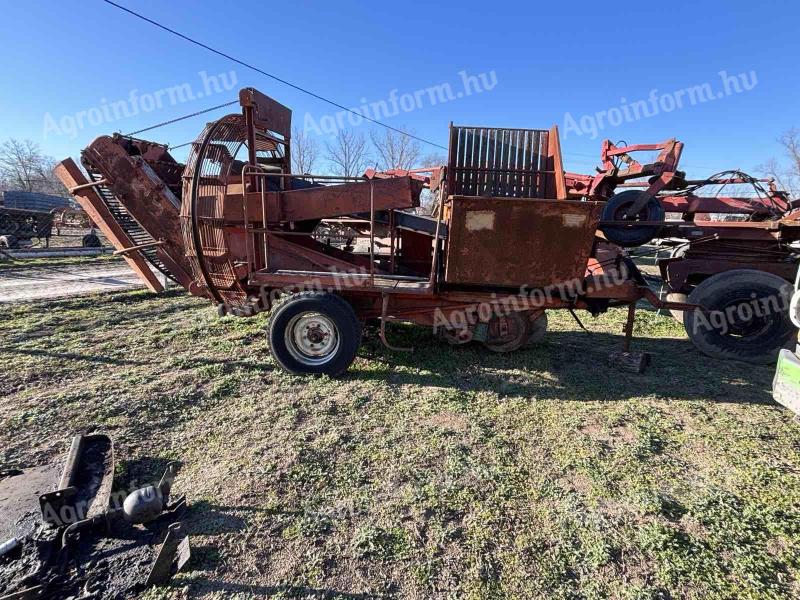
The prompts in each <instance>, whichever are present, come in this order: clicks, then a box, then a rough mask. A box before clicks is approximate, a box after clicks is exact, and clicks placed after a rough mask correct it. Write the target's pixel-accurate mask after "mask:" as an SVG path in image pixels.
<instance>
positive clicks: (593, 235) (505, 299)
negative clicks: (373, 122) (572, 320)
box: [56, 89, 797, 375]
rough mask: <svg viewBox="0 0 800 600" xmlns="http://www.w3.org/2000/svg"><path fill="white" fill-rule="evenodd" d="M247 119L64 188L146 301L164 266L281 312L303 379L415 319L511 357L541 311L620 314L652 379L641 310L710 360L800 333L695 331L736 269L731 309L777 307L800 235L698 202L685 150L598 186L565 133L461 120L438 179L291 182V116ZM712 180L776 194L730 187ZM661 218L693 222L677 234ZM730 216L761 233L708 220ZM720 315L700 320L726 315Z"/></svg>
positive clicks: (109, 155) (283, 352) (403, 176)
mask: <svg viewBox="0 0 800 600" xmlns="http://www.w3.org/2000/svg"><path fill="white" fill-rule="evenodd" d="M240 104H241V107H242V112H241V114H231V115H227V116H225V117H223V118H221V119H219V120H218V121H215V122H213V123H210V124H208V125H207V126H206V128H205V129H204V131H203V132H202V133H201V134H200V136H199V137H198V138H197V140H196V141H195V142H194V143H193V144H192V147H191V151H190V154H189V159H188V161H187V163H186V164H185V165H183V164H180V163H178V162H177V161H175V159H174V158H173V157H172V156H171V155H170V154H169V152H168V149H167V148H166V147H165V146H163V145H160V144H155V143H153V142H148V141H144V140H138V139H132V138H129V137H122V136H118V135H115V136H110V137H108V136H104V137H101V138H98V139H97V140H95V141H94V142H93V143H92V144H91V145H90V146H89V147H88V148H86V149H85V150H84V151H83V153H82V163H83V166H84V168H85V170H86V172H87V173H88V177H87V176H86V175H84V173H83V172H82V171H81V169H80V168H79V167H78V166H77V165H76V164H75V163H74V162H73V161H71V160H69V159H67V160H65V161H63V162H62V163H61V164H60V165H59V166H58V167H57V169H56V174H57V175H58V176H59V178H60V179H61V180H62V182H64V184H65V185H66V186H67V187H68V189H70V191H71V192H72V194H73V196H74V197H75V199H76V200H77V201H78V202H79V204H80V205H81V206H82V207H83V208H84V209H85V210H86V212H87V213H88V215H89V216H90V217H91V219H92V220H93V221H94V222H95V223H97V224H98V226H99V227H100V229H101V230H102V231H103V233H104V234H105V236H106V237H107V238H108V239H109V240H110V241H111V242H112V244H114V246H115V247H116V248H117V250H118V252H120V253H122V254H123V256H125V258H126V260H127V261H128V262H129V264H130V265H131V267H132V268H134V269H135V270H136V271H137V273H139V275H140V276H141V277H142V279H143V280H144V281H145V283H146V284H147V285H148V287H149V288H150V289H152V290H156V291H158V290H160V289H162V285H161V283H160V282H159V279H158V278H157V277H156V276H155V274H154V272H153V271H154V270H155V271H161V272H162V273H163V274H164V275H166V276H167V277H169V278H170V279H172V280H174V281H176V282H177V283H178V284H180V285H181V286H183V287H184V288H186V289H187V290H188V291H189V292H190V293H192V294H195V295H198V296H201V297H205V298H209V299H211V300H212V301H213V302H214V303H215V304H217V305H218V306H219V310H220V313H221V314H226V313H229V314H235V315H245V316H246V315H253V314H256V313H257V312H259V311H262V310H267V309H270V308H273V310H272V314H271V319H270V326H269V336H270V346H271V349H272V352H273V354H274V355H275V357H276V359H277V360H278V362H279V363H280V364H281V365H282V366H283V367H284V368H286V369H287V370H289V371H292V372H299V373H327V374H331V375H336V374H339V373H341V372H343V371H344V370H345V369H346V368H347V367H348V366H349V364H350V363H351V362H352V360H353V358H354V356H355V353H356V350H357V347H358V345H359V342H360V338H361V323H362V322H363V321H364V320H367V319H377V320H378V321H379V323H380V337H381V339H382V341H383V342H384V343H385V344H387V346H390V347H392V346H391V345H390V344H389V342H388V340H387V338H386V329H385V324H386V323H387V322H388V321H391V320H403V321H410V322H414V323H418V324H423V325H429V326H430V325H432V326H435V327H436V328H437V329H438V330H440V331H441V332H442V335H444V337H445V338H446V339H447V340H448V341H449V342H451V343H453V344H462V343H467V342H470V341H479V342H482V343H483V344H484V345H486V346H487V347H488V348H490V349H491V350H495V351H500V352H504V351H511V350H515V349H518V348H520V347H522V346H524V345H526V344H529V343H532V342H533V341H535V340H537V339H539V338H540V337H541V335H542V334H543V333H544V329H545V328H546V316H545V310H547V309H557V308H563V309H569V310H571V311H573V310H576V309H585V310H589V311H590V312H591V313H593V314H598V313H601V312H603V311H605V310H607V309H608V308H609V307H613V306H628V307H629V320H628V324H627V326H626V330H625V333H626V341H625V346H624V348H623V352H622V354H621V356H622V358H623V359H624V360H625V362H626V364H628V365H631V364H632V365H634V366H635V367H636V368H639V367H641V366H642V365H643V364H644V358H643V357H641V356H637V355H635V354H632V353H630V347H629V344H630V338H631V333H632V323H633V317H634V311H635V306H636V303H637V302H638V301H639V300H641V299H645V300H647V301H649V302H650V303H651V304H653V305H654V306H657V307H667V308H671V309H674V310H682V311H684V318H685V320H686V321H685V323H686V325H687V330H693V331H690V332H689V334H690V337H692V340H693V341H694V342H695V344H696V345H698V347H699V348H700V349H701V350H703V351H704V352H707V353H709V354H716V355H733V356H737V357H739V358H745V359H748V360H764V359H765V358H766V359H770V358H771V357H772V355H774V354H775V353H776V352H777V350H778V348H779V347H780V346H782V345H783V344H784V343H785V342H786V339H788V336H789V335H791V327H790V326H789V325H788V318H787V317H786V316H785V315H784V314H783V313H781V312H778V313H776V314H768V315H766V316H763V317H762V316H759V317H758V318H757V319H755V320H753V319H751V320H750V322H748V323H740V324H738V325H737V327H738V329H736V331H735V332H734V334H730V335H729V334H725V335H722V334H719V335H718V334H716V333H713V332H712V334H709V333H708V332H707V331H705V330H704V329H703V328H697V327H694V326H693V325H694V323H693V322H692V319H693V318H694V317H693V315H694V314H695V311H694V310H692V309H694V308H697V306H698V305H699V304H700V303H699V302H694V301H693V300H694V298H693V295H694V294H695V292H696V291H697V290H700V288H701V287H702V286H703V284H704V281H705V279H706V277H708V275H713V274H718V273H719V272H720V271H725V270H727V269H723V268H721V267H722V266H728V267H729V268H733V269H738V270H742V268H743V266H746V267H747V268H748V269H749V271H750V272H751V275H752V273H757V274H758V273H760V274H761V275H757V276H756V279H755V280H756V281H757V283H758V285H757V286H755V287H754V286H753V285H751V284H749V283H747V282H748V281H751V280H753V278H752V277H749V278H748V277H744V278H743V279H742V281H743V282H744V283H742V281H739V282H738V283H737V285H738V287H736V286H734V288H735V289H734V292H735V293H734V294H733V296H731V295H730V293H729V292H730V290H728V287H729V286H727V287H726V286H725V285H723V286H722V287H723V288H724V290H723V292H724V293H723V296H724V298H725V301H726V302H734V303H736V302H739V303H740V302H742V301H744V300H745V299H747V300H750V299H751V298H752V297H751V294H756V295H757V296H759V297H761V296H764V295H770V294H772V295H774V294H783V293H784V289H783V287H784V286H783V283H784V279H782V278H781V277H782V275H770V273H772V272H773V271H777V270H780V268H782V266H783V265H782V264H781V267H775V264H776V263H783V262H786V263H787V266H788V265H791V264H793V262H792V261H793V258H794V251H793V250H792V249H791V245H792V242H793V241H794V239H795V238H794V235H795V232H796V231H797V229H796V228H795V221H794V220H793V219H792V218H791V215H792V213H791V212H790V209H791V205H790V203H789V201H788V198H786V196H785V195H784V194H782V193H780V192H778V191H777V190H774V189H773V188H771V187H770V188H769V190H765V191H766V192H768V193H767V194H766V196H765V198H759V199H758V200H751V199H744V200H742V199H737V198H733V197H726V198H722V197H710V198H706V197H702V196H699V195H697V192H698V191H699V190H700V189H702V188H703V186H704V185H710V183H709V182H708V181H701V182H693V181H688V180H686V179H685V176H684V174H683V173H682V172H680V171H678V169H677V166H678V161H679V159H680V153H681V150H682V144H681V143H680V142H677V141H675V140H670V141H668V142H666V143H664V144H658V145H650V146H627V147H617V146H615V145H613V144H610V143H608V142H607V143H606V144H604V147H603V154H602V157H601V160H602V164H603V166H602V168H601V169H599V172H598V174H597V175H595V176H584V175H577V174H570V173H565V172H564V169H563V165H562V157H561V150H560V145H559V139H558V131H557V129H556V128H555V127H553V128H551V129H550V130H534V129H497V128H483V127H469V126H454V125H451V126H450V146H449V155H448V164H447V165H446V166H442V167H436V168H434V169H430V170H427V171H425V174H422V173H420V172H411V171H389V172H383V173H379V172H375V171H372V170H371V171H368V172H367V173H366V174H365V176H363V177H357V178H345V177H332V176H313V175H305V174H304V175H297V174H292V173H291V169H290V164H291V161H290V156H291V136H290V132H291V111H290V110H289V109H288V108H286V107H284V106H282V105H280V104H279V103H277V102H275V101H274V100H272V99H270V98H268V97H266V96H264V95H263V94H261V93H259V92H257V91H256V90H253V89H245V90H242V91H241V93H240ZM644 150H651V151H652V150H658V151H659V152H660V154H659V156H658V158H657V159H656V161H654V162H653V163H650V164H644V165H642V164H640V163H638V162H636V161H634V160H633V159H632V158H631V156H630V154H631V153H633V152H637V151H644ZM713 181H714V183H715V184H724V185H740V184H749V185H751V186H753V187H754V189H756V190H757V191H760V190H762V189H765V188H763V187H762V186H761V183H762V182H759V181H756V180H750V179H746V178H745V177H743V176H740V175H736V174H732V175H730V176H727V175H726V176H725V177H724V178H721V177H718V178H716V179H714V180H713ZM635 186H638V187H639V188H644V189H636V187H635ZM425 187H427V188H428V189H429V190H430V192H431V194H433V196H434V197H435V198H436V207H437V208H436V210H435V213H434V215H433V216H423V215H418V214H415V213H414V212H412V210H411V209H415V208H416V207H418V206H419V199H420V193H421V191H422V189H423V188H425ZM618 188H625V189H623V190H622V191H618ZM628 188H630V189H628ZM720 209H722V210H720ZM734 209H735V210H734ZM667 212H679V213H681V214H683V215H684V217H683V218H682V219H681V220H680V221H677V222H671V221H666V220H665V218H664V215H665V214H666V213H667ZM719 212H736V213H737V214H741V213H746V214H747V215H748V217H747V218H749V219H751V220H750V221H747V222H739V223H728V222H716V221H710V220H708V221H705V220H702V218H701V217H699V215H703V214H711V213H719ZM787 213H788V215H789V216H786V215H787ZM657 235H658V236H661V237H665V236H666V235H668V236H670V237H676V238H680V239H681V240H682V241H683V246H682V247H684V248H685V250H683V251H682V253H681V254H680V255H678V254H677V253H676V255H675V256H674V257H673V258H672V259H670V260H668V261H664V263H663V264H662V265H661V268H662V272H663V273H664V275H665V281H666V285H667V287H668V290H667V291H669V292H671V293H676V294H688V302H671V303H665V302H664V301H662V300H661V299H660V298H659V296H658V294H656V293H655V292H654V291H652V290H651V289H650V288H649V287H648V285H647V283H646V281H645V279H644V278H643V277H642V274H641V273H640V272H639V270H638V269H637V268H636V266H635V265H634V263H633V262H632V261H631V259H630V257H629V256H628V254H627V253H626V251H625V250H623V247H624V246H637V245H641V244H643V243H646V242H648V241H650V240H651V239H653V238H654V237H656V236H657ZM732 239H735V240H738V242H737V244H734V245H738V246H739V250H738V253H737V252H733V249H732V247H731V245H730V240H732ZM723 242H724V243H723ZM762 246H763V252H762ZM709 248H710V249H711V250H708V249H709ZM698 252H699V253H703V252H714V253H717V254H722V255H723V258H720V259H719V261H718V262H717V263H715V264H716V266H713V267H711V268H710V269H716V270H715V271H713V272H712V273H706V274H705V275H704V274H703V271H702V269H701V268H700V267H694V266H688V267H687V265H693V263H692V262H691V261H693V260H699V261H700V262H703V259H702V258H700V259H696V258H695V256H696V253H698ZM779 253H780V256H779ZM753 256H756V257H757V258H756V259H754V260H753V261H751V262H748V260H749V259H751V258H752V257H753ZM726 261H727V262H726ZM759 261H761V262H763V263H769V264H771V265H773V270H770V269H769V268H761V262H759ZM751 263H752V264H751ZM756 263H757V264H756ZM708 270H709V267H706V271H708ZM762 275H763V276H764V277H767V279H764V277H762ZM769 277H772V279H769ZM711 279H713V277H712V278H711ZM737 281H738V280H737ZM706 292H707V290H706ZM712 296H713V294H712ZM703 297H704V299H706V300H708V298H709V295H708V293H705V295H704V296H703ZM680 299H681V300H682V299H683V298H682V297H680ZM276 300H278V303H277V305H276V306H274V307H273V305H274V304H275V301H276ZM710 301H711V302H712V306H706V307H705V308H710V309H716V308H718V307H717V306H714V305H713V303H714V302H716V300H714V298H711V300H710Z"/></svg>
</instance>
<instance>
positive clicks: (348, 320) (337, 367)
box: [268, 292, 362, 377]
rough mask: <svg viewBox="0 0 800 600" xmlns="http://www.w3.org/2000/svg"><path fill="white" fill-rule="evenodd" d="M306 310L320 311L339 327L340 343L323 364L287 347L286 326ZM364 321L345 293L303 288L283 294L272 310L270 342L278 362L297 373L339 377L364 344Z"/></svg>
mask: <svg viewBox="0 0 800 600" xmlns="http://www.w3.org/2000/svg"><path fill="white" fill-rule="evenodd" d="M303 313H319V314H321V315H323V316H325V317H327V318H328V319H329V320H330V321H332V322H333V324H334V325H335V327H336V332H337V335H338V340H339V345H338V347H337V348H336V349H335V350H334V351H333V353H332V354H331V355H330V357H329V358H328V359H327V360H326V361H325V362H324V363H322V364H313V365H312V364H306V363H303V362H301V361H300V360H298V359H297V358H296V357H295V356H294V355H293V354H292V352H291V351H290V349H289V348H288V347H287V343H286V329H287V327H289V325H290V323H291V322H292V320H293V319H294V317H297V316H298V315H301V314H303ZM361 330H362V327H361V322H360V321H359V320H358V318H357V317H356V313H355V311H354V310H353V307H352V306H350V303H349V302H347V301H346V300H345V299H344V298H342V297H341V296H336V295H334V294H329V293H326V292H301V293H298V294H292V295H289V296H286V297H285V298H283V299H282V300H281V301H280V302H279V303H278V304H277V305H276V306H275V307H274V308H273V309H272V312H271V313H270V318H269V324H268V335H269V345H270V349H271V350H272V356H274V357H275V360H276V361H277V362H278V364H279V365H280V366H281V367H283V369H285V370H286V371H288V372H289V373H294V374H295V375H329V376H330V377H338V376H339V375H342V374H343V373H344V372H345V371H347V369H348V367H349V366H350V365H351V364H352V363H353V360H354V359H355V357H356V353H357V352H358V347H359V346H360V345H361Z"/></svg>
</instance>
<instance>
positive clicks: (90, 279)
mask: <svg viewBox="0 0 800 600" xmlns="http://www.w3.org/2000/svg"><path fill="white" fill-rule="evenodd" d="M138 287H143V286H142V283H141V282H140V281H139V278H138V277H137V276H136V274H135V273H134V272H133V271H132V270H131V269H130V268H129V267H128V265H126V264H125V263H118V262H115V263H113V264H107V265H92V266H89V265H75V266H59V267H31V268H27V269H8V270H2V271H0V302H22V301H26V300H44V299H48V298H62V297H66V296H79V295H81V294H91V293H94V292H106V291H112V290H125V289H132V288H138Z"/></svg>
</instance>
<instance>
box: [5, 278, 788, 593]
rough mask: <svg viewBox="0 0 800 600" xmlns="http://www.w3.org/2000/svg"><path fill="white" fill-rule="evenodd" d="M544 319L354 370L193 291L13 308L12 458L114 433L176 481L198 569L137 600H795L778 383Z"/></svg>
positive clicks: (598, 329)
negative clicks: (302, 350) (278, 346)
mask: <svg viewBox="0 0 800 600" xmlns="http://www.w3.org/2000/svg"><path fill="white" fill-rule="evenodd" d="M623 318H624V313H623V311H619V310H614V311H611V312H610V313H608V314H606V315H604V316H601V317H600V318H598V319H591V318H589V317H588V316H587V317H586V318H585V319H584V321H585V323H586V324H587V326H588V327H589V328H590V329H591V330H592V331H591V333H590V334H586V333H584V332H582V331H580V330H579V329H578V328H577V326H576V325H575V324H574V322H572V320H571V319H570V317H569V315H568V314H566V313H551V315H550V319H551V331H550V332H549V333H548V336H547V337H546V339H545V341H544V342H543V343H542V344H541V345H539V346H538V347H535V348H532V349H530V350H526V351H521V352H517V353H514V354H511V355H497V354H492V353H489V352H487V351H485V350H483V349H482V348H480V347H479V346H467V347H460V348H453V347H450V346H448V345H447V344H445V343H444V342H442V341H440V340H437V339H435V338H433V337H432V336H431V333H430V332H429V331H428V330H426V329H421V328H417V327H411V326H402V325H396V326H393V327H391V328H390V331H389V335H390V339H391V340H392V341H394V343H396V344H398V345H404V346H405V345H414V346H415V347H416V351H415V353H414V354H401V353H393V352H390V351H388V350H386V349H385V348H383V347H382V346H381V344H380V343H379V342H378V341H377V339H376V336H375V334H374V332H368V335H367V337H366V340H365V343H364V345H363V347H362V349H361V350H360V352H359V356H358V358H357V360H356V362H355V364H354V365H353V367H352V369H351V371H350V372H349V373H348V374H347V375H346V376H345V377H344V378H343V379H341V380H330V379H326V378H320V379H309V378H302V377H294V376H290V375H287V374H285V373H284V372H282V371H281V370H279V369H278V368H277V367H276V365H275V363H274V361H273V360H272V359H271V358H270V356H269V354H268V349H267V343H266V339H265V333H264V327H265V323H266V317H265V316H264V315H261V316H257V317H254V318H251V319H237V318H230V317H229V318H223V319H219V318H217V317H216V316H215V311H214V309H213V308H212V307H211V306H209V305H208V304H206V303H205V302H202V301H200V300H198V299H195V298H191V297H189V296H186V295H184V294H182V293H177V292H173V293H169V294H167V295H164V296H155V295H152V294H149V293H146V292H144V291H131V292H123V293H111V294H104V295H92V296H84V297H81V298H71V299H64V300H58V301H47V302H27V303H11V304H6V305H5V306H4V310H3V311H2V313H0V336H1V338H2V346H0V359H1V360H0V452H2V461H0V462H1V464H2V465H3V467H8V466H22V467H24V466H29V465H37V464H42V463H45V462H48V461H51V460H54V459H56V458H57V457H60V456H62V455H63V453H64V452H65V451H66V449H67V445H68V443H69V439H70V437H71V436H72V435H73V434H75V433H76V432H89V431H103V432H108V433H109V434H110V435H112V436H113V437H114V439H115V443H116V456H117V460H118V464H117V472H118V476H117V484H118V486H120V487H123V486H126V485H128V484H130V483H131V482H132V481H134V480H135V481H138V482H141V481H148V480H152V479H153V478H156V477H157V476H158V475H159V474H160V472H161V470H163V467H164V465H165V464H166V462H167V461H169V460H173V459H177V460H180V461H181V462H182V463H183V468H182V470H181V473H180V474H179V476H178V479H177V481H176V492H177V493H186V494H187V496H188V499H189V502H190V503H191V506H192V508H191V510H190V512H189V523H190V530H191V532H192V536H193V540H194V551H193V553H194V556H193V559H192V562H191V563H190V565H189V568H188V570H187V571H186V572H184V573H181V574H180V575H179V576H178V577H177V578H176V579H174V580H173V583H172V584H171V585H170V586H168V587H166V588H159V589H154V590H151V591H149V592H148V593H147V594H146V596H147V597H148V598H168V597H183V596H184V595H189V596H191V597H200V598H262V597H274V598H288V597H297V598H358V599H363V598H404V599H406V598H407V599H413V598H443V599H444V598H520V599H522V598H525V599H528V598H698V599H699V598H704V599H705V598H719V599H723V598H752V599H755V598H797V597H798V596H800V585H799V584H798V579H799V578H800V561H799V560H798V556H800V510H799V509H798V507H800V452H799V450H800V426H798V423H797V422H795V421H794V420H793V419H792V416H791V414H790V413H788V412H787V411H786V410H784V409H782V408H781V407H779V406H777V405H776V404H775V403H773V402H772V400H771V397H770V394H769V386H770V380H771V377H772V368H771V367H754V366H750V365H743V364H739V363H733V362H721V361H716V360H712V359H709V358H706V357H704V356H702V355H701V354H699V353H698V352H697V351H696V350H695V349H694V348H693V347H692V345H691V344H690V343H689V342H688V341H687V340H686V338H685V336H684V334H683V332H682V329H681V328H680V327H679V326H678V325H677V324H676V323H675V322H674V321H672V320H671V319H669V318H668V317H662V316H658V315H656V314H655V313H653V312H649V311H640V313H639V316H638V318H637V323H636V334H637V336H638V337H639V340H638V341H637V342H636V347H638V348H639V349H642V350H647V351H650V352H652V353H653V355H654V361H653V365H652V367H651V368H650V370H649V371H648V372H647V373H645V374H643V375H634V374H629V373H620V372H617V371H615V370H612V369H610V368H609V367H608V366H607V364H606V355H607V352H608V351H609V350H611V349H616V348H619V344H620V341H621V340H620V337H619V332H620V329H621V324H622V320H623Z"/></svg>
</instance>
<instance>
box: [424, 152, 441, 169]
mask: <svg viewBox="0 0 800 600" xmlns="http://www.w3.org/2000/svg"><path fill="white" fill-rule="evenodd" d="M446 164H447V156H446V155H445V154H444V153H442V152H434V153H433V154H426V155H425V156H423V157H422V160H420V161H419V165H420V167H441V166H442V165H446Z"/></svg>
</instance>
